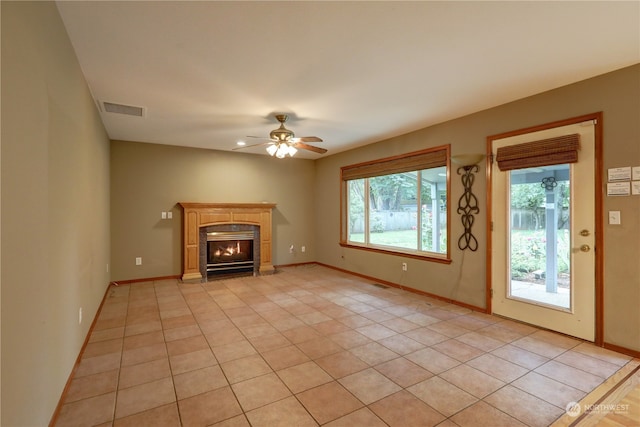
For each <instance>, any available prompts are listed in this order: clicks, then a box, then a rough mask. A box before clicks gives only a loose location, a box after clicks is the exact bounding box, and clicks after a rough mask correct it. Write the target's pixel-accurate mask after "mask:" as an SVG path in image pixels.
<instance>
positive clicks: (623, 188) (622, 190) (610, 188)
mask: <svg viewBox="0 0 640 427" xmlns="http://www.w3.org/2000/svg"><path fill="white" fill-rule="evenodd" d="M630 184H631V183H630V182H609V183H608V184H607V196H628V195H630V194H631V185H630Z"/></svg>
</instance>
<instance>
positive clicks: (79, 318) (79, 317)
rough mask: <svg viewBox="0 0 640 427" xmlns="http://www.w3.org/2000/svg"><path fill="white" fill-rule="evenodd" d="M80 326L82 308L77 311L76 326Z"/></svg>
mask: <svg viewBox="0 0 640 427" xmlns="http://www.w3.org/2000/svg"><path fill="white" fill-rule="evenodd" d="M81 324H82V307H80V310H78V325H81Z"/></svg>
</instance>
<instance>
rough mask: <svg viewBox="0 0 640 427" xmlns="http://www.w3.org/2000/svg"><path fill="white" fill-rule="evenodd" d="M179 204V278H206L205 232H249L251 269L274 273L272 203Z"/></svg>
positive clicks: (259, 272) (255, 271)
mask: <svg viewBox="0 0 640 427" xmlns="http://www.w3.org/2000/svg"><path fill="white" fill-rule="evenodd" d="M179 204H180V206H181V207H182V209H183V210H182V227H183V231H182V256H183V258H182V260H183V262H182V280H184V281H190V280H205V281H206V280H207V268H208V267H207V264H208V263H209V262H208V255H207V247H208V246H209V245H208V243H207V233H208V232H222V231H251V232H253V236H254V237H253V266H254V267H253V268H254V270H253V272H254V274H272V273H273V272H274V268H273V264H272V258H271V250H272V239H271V238H272V230H271V227H272V225H271V216H272V210H273V209H274V208H275V206H276V205H275V204H274V203H199V202H180V203H179Z"/></svg>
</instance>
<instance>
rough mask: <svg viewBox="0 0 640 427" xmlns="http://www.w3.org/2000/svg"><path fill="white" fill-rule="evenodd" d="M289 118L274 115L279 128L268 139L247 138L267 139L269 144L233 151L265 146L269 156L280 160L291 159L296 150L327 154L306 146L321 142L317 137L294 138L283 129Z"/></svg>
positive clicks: (284, 115)
mask: <svg viewBox="0 0 640 427" xmlns="http://www.w3.org/2000/svg"><path fill="white" fill-rule="evenodd" d="M288 118H289V116H288V115H286V114H276V120H278V121H279V122H280V127H279V128H278V129H274V130H272V131H271V133H269V137H268V138H266V137H260V136H248V137H247V138H262V139H268V140H269V142H263V143H261V144H253V145H245V146H241V147H237V148H234V149H233V150H241V149H243V148H249V147H257V146H259V145H266V146H267V152H268V153H269V154H270V155H271V156H275V157H277V158H279V159H282V158H284V157H286V156H290V157H293V156H294V155H295V154H296V152H297V151H298V149H303V150H308V151H313V152H314V153H319V154H324V153H326V152H327V150H326V149H325V148H320V147H315V146H313V145H309V144H306V143H307V142H322V139H320V138H318V137H317V136H303V137H299V138H296V137H295V134H294V133H293V131H291V130H289V129H287V128H286V127H284V124H285V122H286V121H287V119H288Z"/></svg>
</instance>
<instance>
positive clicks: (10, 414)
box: [1, 1, 109, 426]
mask: <svg viewBox="0 0 640 427" xmlns="http://www.w3.org/2000/svg"><path fill="white" fill-rule="evenodd" d="M1 7H2V106H3V108H2V163H1V171H2V173H1V175H2V176H1V182H2V223H1V227H2V277H1V280H2V310H1V313H2V322H1V323H2V420H1V424H2V425H6V426H44V425H47V424H48V422H49V420H50V418H51V416H52V414H53V412H54V409H55V407H56V405H57V403H58V399H59V398H60V394H61V393H62V390H63V388H64V385H65V383H66V381H67V379H68V377H69V374H70V372H71V369H72V367H73V365H74V363H75V360H76V357H77V356H78V353H79V352H80V348H81V346H82V343H83V342H84V339H85V336H86V334H87V331H88V328H89V326H90V324H91V321H92V319H93V318H94V315H95V313H96V311H97V309H98V306H99V304H100V302H101V300H102V297H103V295H104V292H105V289H106V287H107V284H108V283H109V275H108V274H107V272H106V264H107V263H108V262H109V140H108V138H107V136H106V133H105V131H104V128H103V126H102V123H101V121H100V118H99V116H98V113H97V110H96V107H95V105H94V103H93V100H92V98H91V95H90V93H89V90H88V88H87V85H86V83H85V80H84V77H83V76H82V72H81V70H80V67H79V65H78V63H77V60H76V57H75V54H74V52H73V49H72V47H71V44H70V42H69V40H68V38H67V34H66V31H65V29H64V27H63V26H62V21H61V20H60V17H59V15H58V11H57V9H56V5H55V3H53V2H38V3H31V2H28V3H27V2H24V3H23V2H15V3H14V2H6V1H3V2H1ZM80 307H82V308H83V312H84V320H83V322H82V324H79V323H78V311H79V309H80Z"/></svg>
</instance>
